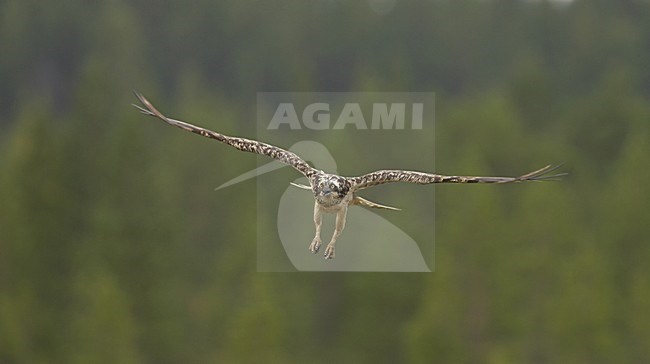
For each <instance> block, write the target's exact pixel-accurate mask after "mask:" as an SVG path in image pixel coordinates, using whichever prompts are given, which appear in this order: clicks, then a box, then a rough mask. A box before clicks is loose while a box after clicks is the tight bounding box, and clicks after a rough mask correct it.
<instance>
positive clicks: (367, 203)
mask: <svg viewBox="0 0 650 364" xmlns="http://www.w3.org/2000/svg"><path fill="white" fill-rule="evenodd" d="M350 205H359V206H363V207H372V208H375V209H385V210H393V211H402V209H398V208H397V207H391V206H386V205H381V204H378V203H376V202H372V201H368V200H366V199H365V198H363V197H359V196H356V195H355V196H354V198H353V199H352V202H350Z"/></svg>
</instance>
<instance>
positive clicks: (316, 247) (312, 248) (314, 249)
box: [309, 239, 320, 254]
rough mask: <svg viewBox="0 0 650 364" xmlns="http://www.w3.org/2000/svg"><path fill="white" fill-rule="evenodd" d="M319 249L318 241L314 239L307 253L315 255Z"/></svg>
mask: <svg viewBox="0 0 650 364" xmlns="http://www.w3.org/2000/svg"><path fill="white" fill-rule="evenodd" d="M319 249H320V240H319V239H314V241H312V242H311V244H309V251H310V252H312V253H314V254H316V253H318V250H319Z"/></svg>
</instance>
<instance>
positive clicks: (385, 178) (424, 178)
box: [348, 164, 566, 191]
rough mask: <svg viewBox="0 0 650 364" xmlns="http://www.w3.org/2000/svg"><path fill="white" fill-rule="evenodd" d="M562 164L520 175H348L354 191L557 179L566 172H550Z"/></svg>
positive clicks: (394, 172)
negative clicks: (390, 185)
mask: <svg viewBox="0 0 650 364" xmlns="http://www.w3.org/2000/svg"><path fill="white" fill-rule="evenodd" d="M560 166H561V164H560V165H557V166H555V167H553V166H551V165H548V166H546V167H544V168H541V169H538V170H536V171H533V172H530V173H527V174H524V175H522V176H519V177H474V176H445V175H441V174H432V173H424V172H415V171H402V170H382V171H376V172H372V173H368V174H364V175H363V176H358V177H348V180H349V181H350V182H351V183H352V187H351V190H352V191H358V190H361V189H364V188H368V187H372V186H376V185H381V184H384V183H391V182H407V183H417V184H421V185H426V184H430V183H508V182H523V181H548V180H556V179H558V178H559V177H562V176H564V175H566V173H558V174H553V175H550V174H549V173H551V172H553V171H555V170H557V169H558V168H559V167H560Z"/></svg>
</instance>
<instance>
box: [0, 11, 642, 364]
mask: <svg viewBox="0 0 650 364" xmlns="http://www.w3.org/2000/svg"><path fill="white" fill-rule="evenodd" d="M378 3H380V1H378V0H372V1H371V0H369V1H361V2H342V1H330V0H314V1H297V0H287V1H219V2H216V1H205V0H198V1H193V2H184V3H183V2H165V3H163V4H160V3H153V2H150V1H144V0H134V1H129V2H125V1H120V0H104V1H97V2H88V1H82V0H61V1H57V2H36V1H31V0H28V1H25V0H22V1H17V0H3V1H0V49H1V50H2V56H1V57H0V108H2V110H3V113H2V115H0V132H1V134H0V143H1V144H0V171H1V173H0V202H1V203H0V362H2V363H90V362H92V363H95V362H96V363H102V362H106V363H140V362H145V363H205V362H233V363H237V362H240V363H244V362H246V363H257V362H265V363H273V362H277V363H286V362H322V363H328V362H378V363H380V362H387V363H392V362H415V363H419V362H422V363H431V362H453V363H460V362H489V363H504V362H505V363H508V362H535V363H545V362H560V361H561V362H631V363H634V362H642V361H644V360H647V358H648V357H650V352H649V349H648V346H647V342H649V341H650V320H649V319H648V315H647V310H648V307H650V278H649V277H650V268H648V267H649V266H648V264H647V262H648V261H650V244H648V242H650V228H649V227H648V221H650V212H649V209H648V203H649V202H650V198H649V194H648V192H647V188H646V186H645V183H646V181H648V180H649V179H650V175H649V173H650V172H649V169H648V164H649V162H650V157H649V156H650V126H649V122H650V103H649V102H648V101H649V97H650V67H648V65H649V64H650V47H649V46H648V45H649V44H650V3H648V2H647V1H641V0H625V1H617V2H612V1H605V0H598V1H596V0H593V1H587V0H582V1H580V0H577V1H573V2H570V3H565V4H560V2H551V1H516V0H492V1H479V0H476V1H470V0H462V1H461V0H459V1H396V2H395V4H394V7H392V8H390V7H389V8H387V9H389V11H388V12H386V13H383V12H376V11H374V10H372V9H373V8H374V9H376V8H377V7H378V6H379V5H381V4H379V5H378ZM388 4H389V5H390V2H388ZM371 5H372V6H371ZM384 5H386V4H384ZM379 7H380V8H381V6H379ZM133 88H137V89H138V90H141V91H143V92H145V94H147V95H148V96H149V97H150V98H151V99H152V100H156V103H157V104H159V105H161V106H164V107H163V109H164V110H166V111H168V112H169V113H170V114H173V115H174V116H175V115H179V116H182V117H183V118H184V119H187V120H196V121H197V123H202V124H203V125H205V126H208V127H212V128H215V129H217V130H220V131H223V132H225V133H229V134H232V135H251V136H252V135H254V132H255V107H254V105H255V97H256V92H257V91H435V92H436V93H437V101H436V104H437V129H436V150H437V151H438V152H439V155H437V157H436V165H437V168H438V169H439V171H440V172H447V173H454V174H486V175H490V174H516V173H519V172H523V171H526V170H528V169H530V168H534V167H538V166H541V165H543V164H544V163H547V162H554V161H562V160H565V161H567V164H566V166H565V169H566V170H568V171H569V172H570V173H571V174H570V176H569V177H567V178H565V180H564V181H563V182H561V183H547V184H534V185H533V184H530V185H525V186H522V185H517V186H498V187H495V186H440V187H437V195H436V197H437V199H436V211H437V213H436V216H435V223H436V232H437V234H436V240H437V245H436V272H435V273H432V274H389V273H384V274H379V273H366V274H359V273H354V274H352V273H341V274H327V273H301V274H295V273H294V274H292V273H277V274H263V273H256V266H255V264H256V258H255V254H256V247H255V239H256V232H255V230H254V229H251V226H256V225H255V217H256V214H255V210H254V209H255V206H256V203H255V187H254V185H253V183H254V182H246V183H243V184H240V185H237V186H233V187H230V189H229V191H227V192H222V191H219V192H216V193H215V192H213V191H212V190H213V188H214V187H215V186H216V185H218V184H220V183H222V182H224V181H226V180H228V179H230V178H231V177H234V176H236V175H238V174H240V173H243V172H245V171H247V170H249V169H250V168H252V167H254V166H255V162H256V159H255V157H252V156H250V155H244V153H237V152H233V151H231V150H226V149H223V150H221V149H219V148H221V147H219V146H217V145H215V144H214V143H213V142H211V141H209V140H203V139H202V138H198V137H196V136H194V135H191V134H188V133H181V132H177V131H172V129H169V128H166V127H162V126H161V125H160V124H155V125H154V124H153V123H151V122H150V120H149V119H147V118H145V117H143V116H141V115H140V114H138V113H137V112H135V111H134V110H133V109H132V108H131V107H130V106H129V104H130V103H131V102H133V101H134V98H133V96H132V94H131V89H133ZM201 120H203V122H201ZM330 148H331V149H332V150H336V151H337V154H338V155H345V154H346V153H347V154H350V153H351V152H353V151H354V150H355V149H354V148H355V147H354V146H353V145H350V144H349V140H343V141H339V142H338V143H336V142H334V143H333V144H332V145H331V147H330ZM377 148H379V146H377ZM389 153H391V155H394V154H402V155H403V156H404V159H407V158H409V156H412V155H417V153H418V150H417V145H411V146H405V147H404V148H402V149H400V150H391V151H389ZM341 172H342V173H345V174H356V173H357V172H358V173H362V172H366V171H356V172H355V171H341ZM420 188H423V187H417V188H415V187H414V188H411V189H409V192H408V193H413V194H417V193H418V192H417V191H418V189H420ZM383 191H384V195H383V196H385V197H386V198H385V199H383V200H382V201H380V202H391V201H392V202H395V201H404V203H405V204H410V206H411V207H410V208H409V209H407V210H406V211H403V212H401V213H400V214H409V210H410V211H420V210H421V209H420V208H418V204H426V203H430V201H429V202H427V201H420V200H418V199H417V198H411V197H406V196H404V197H402V196H400V194H403V193H404V191H406V190H405V189H399V188H395V189H391V188H389V187H386V188H384V190H383ZM391 191H392V192H391ZM396 191H397V192H396ZM401 207H404V206H401ZM386 216H388V215H386ZM400 218H403V219H404V221H405V223H406V221H410V224H413V222H412V221H413V220H422V219H424V220H422V221H425V222H426V221H431V220H432V219H433V217H432V216H416V215H412V216H410V217H408V218H406V217H403V216H402V217H400ZM262 225H263V224H262ZM271 225H272V224H271ZM307 243H308V242H307V241H306V242H305V247H306V246H307ZM305 251H306V249H305Z"/></svg>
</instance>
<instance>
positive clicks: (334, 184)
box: [133, 92, 566, 259]
mask: <svg viewBox="0 0 650 364" xmlns="http://www.w3.org/2000/svg"><path fill="white" fill-rule="evenodd" d="M135 95H136V96H137V98H138V99H139V100H140V102H141V103H142V105H143V106H144V108H143V107H140V106H138V105H133V106H135V107H136V108H137V109H138V110H140V111H141V112H142V113H143V114H145V115H149V116H155V117H157V118H159V119H161V120H162V121H164V122H166V123H168V124H170V125H173V126H176V127H179V128H181V129H183V130H187V131H190V132H192V133H195V134H199V135H202V136H204V137H206V138H210V139H215V140H218V141H220V142H222V143H225V144H228V145H230V146H232V147H234V148H237V149H238V150H241V151H244V152H250V153H255V154H260V155H265V156H268V157H271V158H273V159H276V160H278V161H280V162H282V163H285V164H288V165H290V166H292V167H293V168H295V169H296V170H297V171H298V172H300V173H301V174H302V175H304V176H305V177H307V179H308V180H309V184H310V186H302V185H296V184H293V183H292V185H294V186H297V187H300V188H304V189H309V190H311V191H312V193H313V194H314V199H315V204H314V224H315V225H316V236H315V237H314V239H313V241H312V243H311V244H310V245H309V250H310V251H311V252H313V253H316V252H318V250H319V249H320V246H321V239H320V229H321V221H322V213H323V212H328V213H336V227H335V229H334V234H333V236H332V239H331V240H330V242H329V244H327V247H326V249H325V258H326V259H331V258H334V246H335V244H336V240H337V238H338V237H339V235H340V234H341V231H342V230H343V228H344V227H345V217H346V214H347V209H348V206H349V205H359V206H364V207H373V208H382V209H389V210H398V209H396V208H394V207H390V206H384V205H380V204H377V203H375V202H371V201H368V200H366V199H364V198H362V197H360V196H358V195H357V194H356V192H357V191H359V190H362V189H364V188H368V187H372V186H377V185H381V184H385V183H391V182H407V183H417V184H430V183H508V182H523V181H547V180H556V179H557V178H559V177H561V176H563V175H565V174H566V173H559V174H554V175H550V173H551V172H553V171H555V170H556V169H557V168H558V167H559V166H555V167H551V166H550V165H549V166H546V167H544V168H542V169H539V170H537V171H533V172H531V173H528V174H525V175H523V176H519V177H472V176H445V175H440V174H433V173H424V172H416V171H403V170H381V171H376V172H372V173H368V174H364V175H362V176H358V177H343V176H338V175H335V174H328V173H325V172H323V171H320V170H318V169H316V168H313V167H312V166H310V165H309V164H308V163H307V162H306V161H304V160H303V159H301V158H300V157H299V156H297V155H296V154H294V153H292V152H289V151H287V150H284V149H282V148H278V147H276V146H273V145H270V144H266V143H262V142H258V141H256V140H251V139H245V138H238V137H231V136H227V135H223V134H220V133H217V132H214V131H212V130H208V129H204V128H201V127H198V126H194V125H192V124H188V123H186V122H183V121H180V120H175V119H171V118H168V117H166V116H164V115H163V114H162V113H161V112H160V111H158V110H157V109H156V108H155V107H154V106H153V105H152V104H151V103H150V102H149V101H148V100H147V99H145V98H144V96H142V95H141V94H139V93H137V92H136V93H135Z"/></svg>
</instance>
